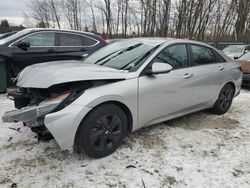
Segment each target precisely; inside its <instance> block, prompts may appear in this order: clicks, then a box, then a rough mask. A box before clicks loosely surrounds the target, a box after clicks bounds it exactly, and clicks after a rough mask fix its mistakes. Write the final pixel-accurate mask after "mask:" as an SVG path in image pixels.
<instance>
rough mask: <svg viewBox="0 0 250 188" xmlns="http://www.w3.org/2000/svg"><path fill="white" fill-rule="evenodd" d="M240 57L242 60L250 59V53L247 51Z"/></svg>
mask: <svg viewBox="0 0 250 188" xmlns="http://www.w3.org/2000/svg"><path fill="white" fill-rule="evenodd" d="M239 59H240V60H249V61H250V53H246V54H244V55H242V56H241V57H240V58H239Z"/></svg>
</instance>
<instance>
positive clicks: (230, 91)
mask: <svg viewBox="0 0 250 188" xmlns="http://www.w3.org/2000/svg"><path fill="white" fill-rule="evenodd" d="M234 92H235V91H234V88H233V86H232V85H231V84H226V85H225V86H224V87H223V88H222V89H221V91H220V94H219V97H218V99H217V100H216V102H215V104H214V106H213V108H212V109H211V112H212V113H214V114H217V115H222V114H225V113H226V112H227V111H228V110H229V108H230V106H231V104H232V101H233V97H234Z"/></svg>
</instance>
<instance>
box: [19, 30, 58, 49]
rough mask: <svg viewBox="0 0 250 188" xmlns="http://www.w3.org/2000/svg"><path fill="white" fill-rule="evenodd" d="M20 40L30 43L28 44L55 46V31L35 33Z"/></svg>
mask: <svg viewBox="0 0 250 188" xmlns="http://www.w3.org/2000/svg"><path fill="white" fill-rule="evenodd" d="M20 42H27V43H30V46H55V33H54V32H44V33H36V34H33V35H31V36H28V37H26V38H24V39H23V40H21V41H20Z"/></svg>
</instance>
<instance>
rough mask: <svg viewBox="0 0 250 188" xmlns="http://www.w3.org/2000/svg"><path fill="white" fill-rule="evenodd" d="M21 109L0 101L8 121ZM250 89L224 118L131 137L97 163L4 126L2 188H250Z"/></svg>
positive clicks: (200, 118) (18, 127)
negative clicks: (11, 115) (10, 111)
mask: <svg viewBox="0 0 250 188" xmlns="http://www.w3.org/2000/svg"><path fill="white" fill-rule="evenodd" d="M12 108H13V104H12V102H11V101H9V100H8V99H6V96H5V95H0V116H1V115H2V114H3V113H4V112H5V111H7V110H11V109H12ZM249 111H250V89H244V90H242V92H241V94H240V95H239V96H238V97H237V98H236V99H235V100H234V102H233V105H232V107H231V109H230V111H229V112H228V113H227V114H225V115H223V116H216V115H211V114H209V113H208V112H206V111H203V112H198V113H194V114H191V115H188V116H185V117H181V118H178V119H175V120H171V121H168V122H165V123H161V124H157V125H153V126H150V127H148V128H144V129H141V130H139V131H137V132H135V133H132V134H130V135H129V136H128V137H127V138H126V139H125V141H124V144H123V145H122V147H120V148H119V149H118V150H117V151H116V152H115V153H114V154H112V155H111V156H108V157H106V158H103V159H99V160H93V159H90V158H88V157H87V156H85V155H80V154H69V153H67V152H61V151H60V149H59V147H58V146H57V144H56V142H55V141H54V140H51V141H49V142H44V141H40V142H38V141H37V138H36V135H35V134H34V133H32V132H31V131H30V130H29V128H27V127H24V126H22V124H21V123H13V124H7V123H2V122H1V121H0V156H1V157H0V159H1V160H0V187H11V186H12V187H15V186H17V187H46V188H49V187H84V188H86V187H95V188H96V187H101V188H105V187H131V188H136V187H141V188H145V187H146V188H152V187H156V188H159V187H220V188H221V187H248V188H249V187H250V115H249Z"/></svg>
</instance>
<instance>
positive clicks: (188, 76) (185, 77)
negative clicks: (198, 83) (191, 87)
mask: <svg viewBox="0 0 250 188" xmlns="http://www.w3.org/2000/svg"><path fill="white" fill-rule="evenodd" d="M192 76H193V74H189V73H186V74H185V75H184V76H183V77H182V79H189V78H191V77H192Z"/></svg>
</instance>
